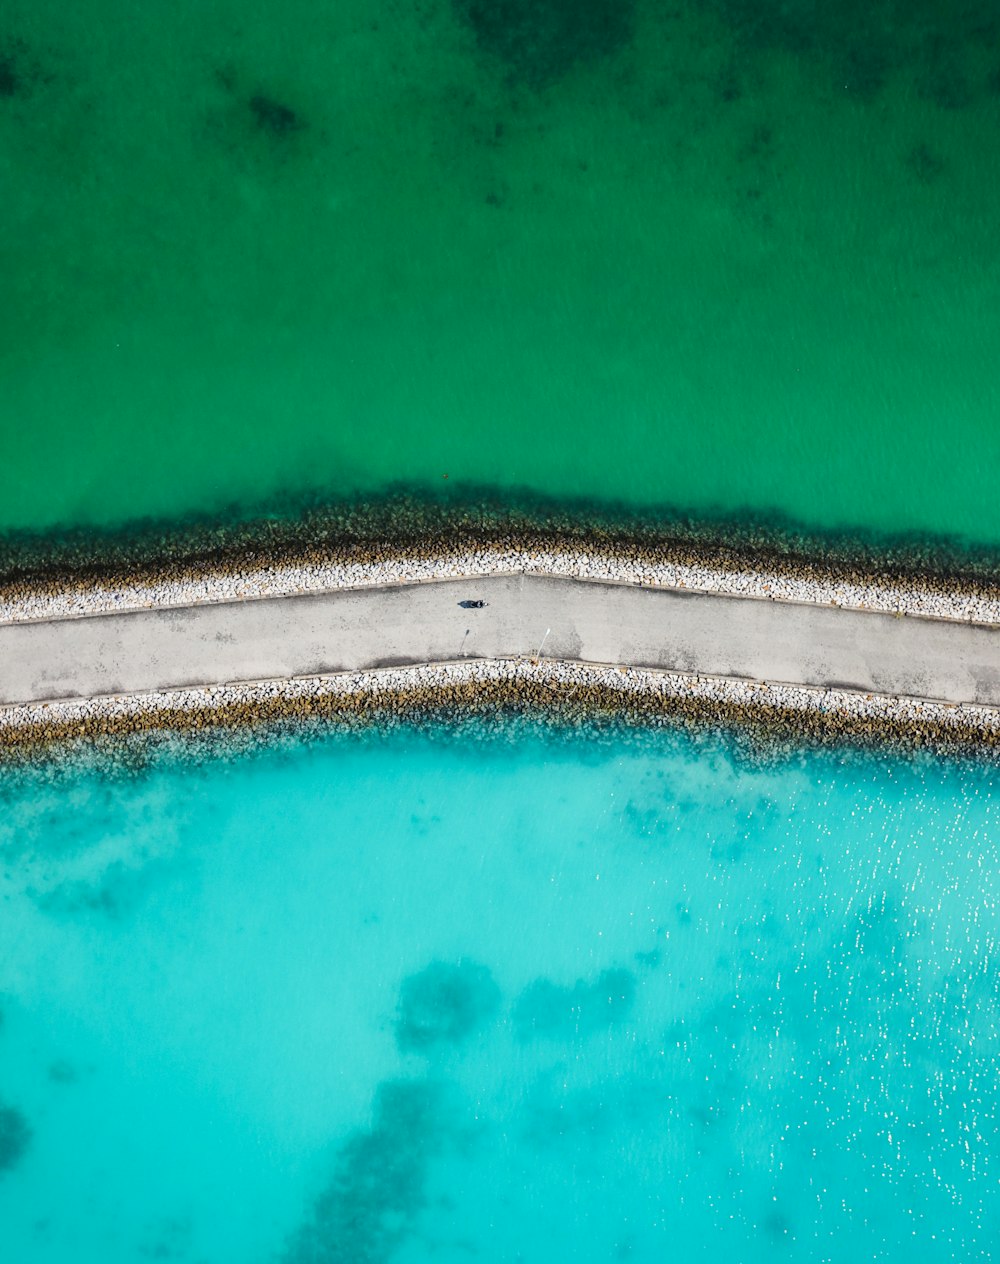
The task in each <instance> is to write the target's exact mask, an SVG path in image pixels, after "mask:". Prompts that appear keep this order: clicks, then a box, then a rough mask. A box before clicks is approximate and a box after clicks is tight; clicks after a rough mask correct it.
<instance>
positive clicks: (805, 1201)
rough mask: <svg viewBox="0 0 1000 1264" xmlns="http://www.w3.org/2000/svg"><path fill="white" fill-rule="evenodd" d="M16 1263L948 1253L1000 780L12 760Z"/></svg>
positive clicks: (460, 747)
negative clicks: (21, 776) (120, 768)
mask: <svg viewBox="0 0 1000 1264" xmlns="http://www.w3.org/2000/svg"><path fill="white" fill-rule="evenodd" d="M0 804H2V811H0V1012H2V1015H3V1022H2V1027H0V1258H2V1259H3V1261H4V1264H66V1261H68V1260H72V1261H74V1264H142V1262H143V1261H148V1260H168V1261H175V1262H176V1264H340V1262H341V1261H343V1262H344V1264H376V1262H388V1261H393V1264H424V1262H429V1261H431V1260H434V1261H438V1262H439V1264H459V1262H461V1264H465V1262H467V1261H470V1260H480V1261H493V1262H495V1264H511V1262H512V1261H517V1260H520V1261H526V1262H532V1264H551V1262H552V1261H556V1260H567V1261H569V1260H573V1261H579V1262H580V1264H608V1262H609V1261H614V1260H631V1261H635V1262H637V1264H638V1262H639V1261H642V1262H643V1264H663V1262H664V1261H669V1260H684V1261H705V1262H706V1264H709V1262H711V1264H717V1262H718V1261H720V1260H732V1261H739V1262H740V1264H771V1262H778V1261H782V1262H784V1264H798V1262H801V1264H805V1262H807V1261H808V1262H809V1264H822V1262H824V1261H829V1262H831V1264H840V1261H844V1260H871V1261H891V1262H892V1264H905V1262H907V1261H919V1262H920V1264H945V1262H946V1261H948V1262H955V1264H973V1262H974V1261H989V1260H991V1259H995V1258H996V1245H997V1241H998V1232H1000V1207H998V1202H997V1197H996V1188H997V1180H998V1175H1000V1138H998V1130H997V1121H998V1113H1000V1034H998V1025H1000V990H998V980H1000V975H998V967H997V934H998V930H1000V912H998V910H1000V904H998V897H1000V886H998V874H1000V855H998V845H1000V814H998V813H1000V808H998V800H997V796H996V785H995V775H994V773H993V772H990V771H988V770H985V769H981V770H975V769H971V768H965V769H963V768H960V767H957V766H955V767H950V766H948V765H945V764H934V763H932V762H929V761H928V762H925V763H923V764H919V765H917V764H905V763H899V762H897V761H895V760H894V759H892V758H891V757H889V756H883V757H880V758H873V757H868V756H866V757H863V758H862V757H858V756H854V757H848V756H844V755H835V754H827V755H822V756H819V755H811V756H805V755H803V756H802V757H801V758H798V759H795V760H792V761H789V762H787V763H785V764H783V765H781V766H776V767H772V768H769V769H763V770H754V769H753V768H748V767H746V766H745V765H744V764H741V763H740V762H737V761H736V760H735V759H734V757H733V754H732V753H731V752H730V751H729V750H728V749H727V748H726V747H725V746H724V745H708V746H706V745H705V744H700V745H695V744H693V743H692V741H691V739H689V738H686V737H685V738H681V737H675V738H670V739H668V738H666V737H664V738H660V739H657V740H656V741H655V742H650V743H646V744H644V745H642V746H637V745H636V744H635V743H630V742H628V741H626V740H625V739H624V737H623V738H621V740H616V741H614V742H609V741H608V740H607V739H606V740H605V741H604V743H603V745H601V746H600V747H597V746H596V745H594V744H593V743H592V742H591V741H589V740H588V738H587V737H586V735H578V737H577V739H576V740H575V741H574V742H573V743H569V742H565V741H563V742H553V741H551V740H549V741H541V740H538V739H530V738H527V737H520V738H517V739H512V740H510V741H509V742H494V743H493V744H487V745H481V744H477V743H473V742H470V743H468V744H466V743H464V742H459V741H454V740H452V741H449V742H441V741H437V740H431V736H430V735H424V736H416V735H410V736H408V737H404V736H400V737H396V738H394V739H392V740H391V741H378V740H375V739H372V740H368V741H361V740H360V739H358V738H352V739H347V740H345V741H343V742H340V743H337V744H334V745H328V746H326V747H319V748H317V749H313V750H311V751H310V750H307V749H297V750H288V751H286V752H285V754H284V755H282V756H278V755H272V756H268V757H264V758H259V759H256V760H252V761H241V762H238V763H234V764H219V763H211V762H209V763H207V764H205V765H203V766H202V767H200V768H198V769H194V768H192V767H191V766H190V764H186V763H185V764H180V765H171V764H170V763H162V762H161V763H160V765H159V766H158V767H157V768H156V769H155V770H152V771H150V772H148V773H146V774H144V775H143V776H141V777H138V778H135V779H132V780H127V781H120V780H114V779H108V778H107V777H104V776H101V775H99V774H98V773H94V772H91V773H87V772H80V773H78V774H75V775H72V776H69V777H68V778H64V779H63V780H61V781H60V782H58V783H56V784H53V785H46V784H45V783H44V782H40V781H39V780H37V778H34V779H32V778H29V779H28V781H27V782H24V781H21V782H18V781H11V780H9V779H6V780H5V781H4V782H3V783H2V784H0Z"/></svg>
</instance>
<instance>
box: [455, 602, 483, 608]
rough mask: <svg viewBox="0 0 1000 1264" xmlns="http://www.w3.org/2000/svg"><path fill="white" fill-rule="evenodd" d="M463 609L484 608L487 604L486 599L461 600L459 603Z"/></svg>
mask: <svg viewBox="0 0 1000 1264" xmlns="http://www.w3.org/2000/svg"><path fill="white" fill-rule="evenodd" d="M458 604H459V605H460V606H461V607H462V609H463V610H482V608H483V606H485V605H486V602H485V601H460V602H459V603H458Z"/></svg>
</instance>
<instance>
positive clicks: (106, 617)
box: [0, 575, 1000, 706]
mask: <svg viewBox="0 0 1000 1264" xmlns="http://www.w3.org/2000/svg"><path fill="white" fill-rule="evenodd" d="M476 598H478V599H482V600H484V601H486V602H487V603H488V604H487V605H486V606H485V607H484V608H483V609H479V610H470V609H463V608H462V607H461V606H460V605H459V602H460V601H462V600H464V599H476ZM539 652H541V653H542V654H543V655H544V656H545V657H547V658H557V659H567V660H571V661H581V662H591V663H611V664H620V665H627V666H630V667H653V668H659V669H665V670H668V671H680V672H690V673H695V674H699V675H715V676H729V677H736V678H740V679H750V680H766V681H769V682H771V683H779V682H780V683H786V684H798V685H814V686H818V687H827V686H839V687H842V688H850V689H858V690H862V691H864V692H877V693H884V694H893V695H899V696H905V697H917V698H933V699H939V700H942V701H948V702H975V703H985V704H990V705H994V706H1000V627H983V626H977V625H972V624H963V623H957V622H948V621H945V620H935V619H925V618H918V617H914V616H907V617H905V618H896V617H894V616H892V615H886V614H876V613H870V612H867V611H858V610H842V609H838V608H836V607H832V606H812V605H805V604H802V605H799V604H793V603H788V602H776V601H774V602H772V601H765V600H760V599H756V598H740V597H727V596H719V595H715V594H705V593H691V592H685V591H683V590H678V589H662V588H658V589H650V588H639V587H636V586H633V585H628V584H609V583H595V582H589V581H585V580H577V579H561V578H550V577H545V576H537V575H514V576H510V575H506V576H490V577H485V578H480V579H474V580H469V579H463V580H440V581H435V582H432V583H420V584H413V585H400V586H393V587H386V588H369V589H359V590H343V591H339V592H330V593H323V594H312V595H304V596H295V597H277V598H269V599H259V600H246V601H238V602H231V603H225V604H220V605H202V606H188V607H182V608H179V609H176V608H175V609H164V610H143V611H132V612H128V613H122V614H102V615H93V616H88V617H84V618H73V619H61V620H51V621H47V622H39V623H25V624H7V625H3V626H0V704H10V703H17V702H29V701H44V700H50V699H58V698H85V697H96V696H99V695H105V694H124V693H140V692H146V691H148V690H156V689H170V688H178V687H192V686H198V685H210V684H224V683H228V682H235V681H251V680H270V679H278V678H285V677H290V676H313V675H322V674H327V673H332V672H339V671H357V670H362V669H365V668H371V667H387V666H399V665H403V664H413V663H434V662H448V661H453V660H456V659H463V658H470V659H471V658H514V657H519V656H523V657H533V656H536V655H537V654H538V653H539Z"/></svg>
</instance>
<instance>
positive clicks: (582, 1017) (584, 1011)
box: [514, 969, 635, 1040]
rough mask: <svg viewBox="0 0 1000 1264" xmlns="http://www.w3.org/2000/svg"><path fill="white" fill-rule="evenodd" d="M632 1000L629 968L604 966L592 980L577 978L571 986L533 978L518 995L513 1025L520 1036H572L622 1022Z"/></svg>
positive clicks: (629, 1010)
mask: <svg viewBox="0 0 1000 1264" xmlns="http://www.w3.org/2000/svg"><path fill="white" fill-rule="evenodd" d="M634 1000H635V975H634V974H633V973H632V972H631V970H624V969H614V970H604V971H602V972H601V974H599V975H598V977H597V979H596V980H595V981H594V982H593V983H586V982H584V980H583V979H578V980H577V982H576V983H575V984H574V985H573V986H572V987H562V986H560V985H559V984H558V983H553V982H552V980H551V979H536V980H535V982H534V983H531V984H529V985H528V987H526V988H525V989H524V991H523V992H522V993H521V995H520V996H519V997H518V999H517V1003H516V1005H515V1006H514V1027H515V1030H516V1031H517V1035H518V1038H519V1039H521V1040H531V1039H534V1038H537V1037H544V1038H546V1039H549V1040H572V1039H574V1038H575V1037H578V1036H589V1035H592V1034H593V1033H595V1032H597V1031H600V1030H602V1029H604V1028H607V1027H610V1026H612V1025H613V1024H614V1023H618V1022H622V1021H623V1020H624V1019H626V1018H627V1017H628V1016H629V1014H630V1013H631V1010H632V1003H633V1001H634Z"/></svg>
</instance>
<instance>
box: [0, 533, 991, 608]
mask: <svg viewBox="0 0 1000 1264" xmlns="http://www.w3.org/2000/svg"><path fill="white" fill-rule="evenodd" d="M279 552H280V551H279ZM504 574H526V575H540V576H551V577H557V578H569V577H572V578H577V579H583V580H596V581H602V582H605V583H609V582H610V583H622V584H636V585H642V586H645V587H650V588H654V587H662V588H676V589H683V590H687V591H692V592H703V593H718V594H723V595H728V596H742V597H754V598H759V599H762V600H771V601H785V602H798V603H807V604H813V605H834V606H841V607H844V608H847V609H856V610H871V611H878V612H881V613H889V614H895V615H900V616H904V615H917V616H920V617H924V618H936V619H948V620H954V621H960V622H973V623H981V624H985V625H997V624H1000V584H996V583H992V582H987V581H986V580H985V579H982V580H975V581H973V580H971V579H970V578H969V577H964V578H963V577H958V578H956V579H955V580H954V581H949V580H948V579H947V578H946V577H944V576H940V575H931V574H923V575H920V574H914V573H903V572H892V571H889V570H870V571H864V570H860V569H857V568H851V567H841V566H837V565H835V564H834V563H832V562H829V561H810V560H809V559H807V558H795V557H791V556H783V557H778V556H776V555H774V554H762V555H759V556H755V555H753V554H749V553H746V554H741V553H738V552H737V551H735V550H732V549H728V548H725V547H722V546H718V547H715V548H709V547H707V546H706V547H703V548H694V547H692V546H689V545H679V544H678V543H677V542H668V541H664V542H661V543H659V544H654V543H650V542H648V541H637V542H631V543H629V542H627V541H623V540H610V541H604V542H602V541H600V540H595V541H593V542H592V543H584V542H582V541H581V540H579V539H572V538H566V539H562V540H560V539H553V538H551V537H548V536H539V537H530V536H528V537H521V538H518V539H516V540H512V539H509V538H500V539H494V540H479V541H475V542H472V543H466V544H464V545H457V546H455V547H452V548H442V547H439V546H438V545H435V544H432V543H428V545H427V546H426V547H423V548H421V547H417V546H412V545H411V546H400V545H398V544H397V545H393V544H392V543H388V542H386V543H380V542H369V543H367V544H365V545H359V544H351V545H345V546H342V547H335V546H324V547H323V548H317V549H314V550H310V551H307V552H303V553H300V554H296V555H288V554H281V555H280V556H271V555H269V554H267V553H265V552H255V553H251V554H242V553H241V554H239V555H236V556H221V555H220V556H219V557H217V558H214V559H201V560H199V561H198V563H197V564H196V565H195V564H192V563H190V562H185V563H179V562H178V563H171V562H164V563H161V564H159V565H157V566H150V567H147V568H145V569H143V570H140V571H130V572H111V571H109V572H104V573H101V572H93V571H86V572H82V573H74V572H68V571H67V572H52V573H49V574H44V575H33V576H24V577H21V578H19V579H16V580H13V579H8V580H7V582H6V583H3V582H0V624H7V623H26V622H36V621H41V620H48V619H65V618H72V617H82V616H87V615H91V614H107V613H112V612H124V611H129V610H143V609H150V608H175V607H182V606H192V605H203V604H213V603H221V602H232V601H241V600H250V599H259V598H268V597H283V596H292V595H295V594H302V593H322V592H330V591H336V590H341V589H362V588H372V587H384V586H389V585H394V584H413V583H420V582H430V581H434V580H441V579H456V578H469V579H474V578H476V577H482V576H486V575H504Z"/></svg>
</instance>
